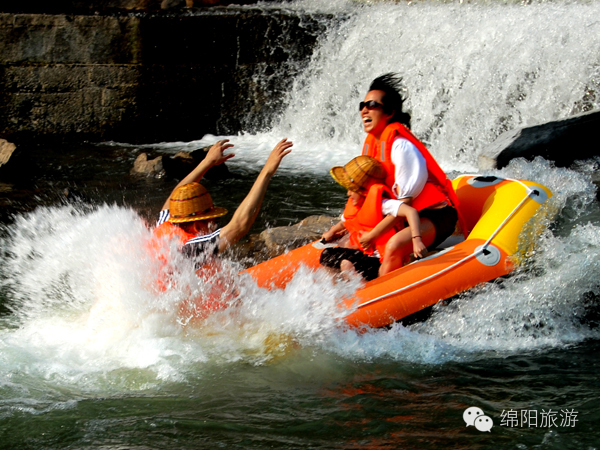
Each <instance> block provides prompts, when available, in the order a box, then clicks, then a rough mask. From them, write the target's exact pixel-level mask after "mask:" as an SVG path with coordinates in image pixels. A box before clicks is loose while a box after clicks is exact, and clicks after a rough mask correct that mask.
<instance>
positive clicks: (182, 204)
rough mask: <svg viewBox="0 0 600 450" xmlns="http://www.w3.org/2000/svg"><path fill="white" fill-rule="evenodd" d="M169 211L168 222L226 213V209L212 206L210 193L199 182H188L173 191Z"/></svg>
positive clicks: (213, 216) (206, 217) (179, 221)
mask: <svg viewBox="0 0 600 450" xmlns="http://www.w3.org/2000/svg"><path fill="white" fill-rule="evenodd" d="M169 213H170V215H171V217H170V218H169V222H171V223H183V222H194V221H196V220H208V219H214V218H216V217H221V216H224V215H225V214H227V210H226V209H225V208H221V207H219V206H214V205H213V201H212V198H211V197H210V194H209V193H208V191H207V190H206V188H205V187H204V186H202V185H201V184H200V183H189V184H185V185H183V186H180V187H178V188H177V189H175V190H174V191H173V194H172V195H171V198H170V202H169Z"/></svg>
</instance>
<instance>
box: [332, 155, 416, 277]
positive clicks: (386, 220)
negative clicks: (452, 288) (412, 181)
mask: <svg viewBox="0 0 600 450" xmlns="http://www.w3.org/2000/svg"><path fill="white" fill-rule="evenodd" d="M330 173H331V176H332V177H333V179H334V180H335V181H337V182H338V183H339V184H340V185H342V186H343V187H345V188H346V189H347V190H348V192H347V194H348V197H349V198H348V203H347V204H346V207H345V209H344V213H343V214H342V220H341V221H340V222H338V223H337V224H335V225H333V226H332V227H331V228H330V229H329V230H328V231H327V232H325V233H324V234H323V240H324V241H325V242H327V241H331V240H333V239H335V238H341V237H342V236H344V235H348V239H347V240H346V241H345V242H343V243H342V244H341V246H340V247H337V248H326V249H325V250H323V253H322V254H321V264H323V265H324V266H326V267H332V268H335V269H340V270H341V271H342V272H343V273H347V272H354V271H356V272H358V273H359V274H361V275H362V276H363V277H364V278H365V279H366V280H373V279H375V278H377V276H378V273H379V268H380V266H381V261H382V260H383V256H384V252H385V246H386V244H387V242H388V241H389V240H390V238H391V237H392V236H394V234H395V233H396V231H397V229H396V225H397V224H398V223H399V222H401V221H402V220H406V221H407V222H408V225H409V228H410V230H411V232H412V234H413V236H414V239H413V251H414V253H415V256H417V257H422V256H424V254H425V251H426V249H425V246H424V245H423V242H422V240H421V236H420V233H419V225H420V223H419V214H418V212H417V210H416V209H414V208H412V207H410V206H408V205H407V204H406V203H403V202H400V201H398V200H396V197H395V196H394V193H393V192H392V191H391V189H390V188H388V187H387V186H386V185H385V178H386V175H387V173H386V169H385V167H384V166H383V164H381V163H380V162H379V161H378V160H377V159H375V158H373V157H371V156H366V155H361V156H357V157H356V158H354V159H352V160H351V161H350V162H349V163H347V164H346V165H345V166H344V167H340V166H338V167H334V168H332V169H331V170H330Z"/></svg>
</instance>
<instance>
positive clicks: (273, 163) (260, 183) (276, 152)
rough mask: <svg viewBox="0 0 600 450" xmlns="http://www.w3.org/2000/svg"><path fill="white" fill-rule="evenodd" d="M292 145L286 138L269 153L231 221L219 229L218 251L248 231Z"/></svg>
mask: <svg viewBox="0 0 600 450" xmlns="http://www.w3.org/2000/svg"><path fill="white" fill-rule="evenodd" d="M292 145H293V144H292V142H290V141H288V140H287V138H286V139H282V140H281V141H279V143H278V144H277V145H276V146H275V148H274V149H273V150H272V151H271V154H270V155H269V158H268V159H267V162H266V163H265V165H264V166H263V168H262V170H261V171H260V174H259V175H258V177H257V178H256V181H255V182H254V185H253V186H252V188H251V189H250V192H249V193H248V195H247V196H246V198H245V199H244V200H243V201H242V203H241V204H240V206H238V208H237V209H236V211H235V213H234V214H233V217H232V218H231V221H230V222H229V223H228V224H227V225H225V226H224V227H223V228H222V229H221V234H220V240H219V251H221V252H222V251H224V250H225V249H227V247H229V246H230V245H232V244H234V243H236V242H237V241H239V240H240V239H241V238H242V237H243V236H244V235H245V234H246V233H248V231H250V227H251V226H252V224H253V223H254V221H255V220H256V217H257V216H258V212H259V211H260V207H261V205H262V202H263V199H264V198H265V194H266V192H267V187H268V186H269V183H270V181H271V178H272V177H273V175H274V174H275V172H277V169H278V168H279V164H280V163H281V160H282V159H283V158H284V156H286V155H287V154H288V153H290V152H291V151H292V150H291V147H292Z"/></svg>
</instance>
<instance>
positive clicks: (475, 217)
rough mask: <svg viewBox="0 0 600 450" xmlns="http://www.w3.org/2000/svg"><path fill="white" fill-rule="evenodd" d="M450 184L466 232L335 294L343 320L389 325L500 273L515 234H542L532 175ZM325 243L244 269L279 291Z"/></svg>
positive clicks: (540, 191) (509, 264) (514, 246)
mask: <svg viewBox="0 0 600 450" xmlns="http://www.w3.org/2000/svg"><path fill="white" fill-rule="evenodd" d="M452 184H453V186H454V189H455V191H456V194H457V196H458V198H459V201H460V206H459V207H460V210H461V212H462V214H463V216H464V218H465V222H466V226H467V228H468V229H467V230H466V232H464V233H461V235H456V234H455V235H454V236H451V237H450V238H449V239H448V240H446V242H444V243H443V244H442V245H441V246H440V249H439V251H436V252H435V253H433V254H432V255H431V256H428V257H427V258H423V259H420V260H417V261H415V262H413V263H411V264H408V265H405V266H404V267H401V268H400V269H397V270H396V271H394V272H391V273H389V274H387V275H385V276H382V277H379V278H377V279H375V280H372V281H369V282H367V283H365V285H364V287H362V288H361V289H359V290H357V291H356V292H355V294H354V295H353V297H352V298H345V299H341V300H340V306H341V307H342V308H344V309H346V310H347V314H346V315H345V317H344V319H345V321H346V322H347V324H348V325H350V326H351V327H355V328H362V327H376V328H377V327H383V326H386V325H390V324H392V323H393V322H396V321H398V320H401V319H404V318H405V317H407V316H410V315H411V314H414V313H416V312H418V311H421V310H423V309H424V308H427V307H429V306H432V305H434V304H435V303H437V302H438V301H440V300H444V299H448V298H450V297H453V296H454V295H456V294H458V293H460V292H463V291H465V290H467V289H469V288H472V287H474V286H476V285H478V284H480V283H483V282H486V281H490V280H493V279H495V278H498V277H501V276H503V275H506V274H508V273H509V272H511V271H512V270H513V269H514V267H515V264H514V262H515V258H516V256H517V254H518V252H519V238H520V236H523V238H524V239H523V241H524V242H525V243H527V242H529V243H531V242H533V240H534V239H535V237H536V236H537V235H538V234H539V233H540V232H541V229H540V228H539V226H537V227H536V226H535V223H532V221H531V219H532V217H533V216H534V214H536V212H537V211H538V210H539V209H540V206H541V205H542V204H543V203H544V202H546V200H548V198H550V197H551V196H552V193H551V192H550V190H548V189H547V188H546V187H544V186H542V185H540V184H537V183H534V182H531V181H523V180H512V179H503V178H497V177H492V176H476V175H463V176H460V177H458V178H456V179H455V180H453V182H452ZM465 235H466V239H465V237H464V236H465ZM333 245H335V244H333ZM327 246H332V244H330V243H328V244H322V243H321V242H313V243H311V244H307V245H305V246H303V247H300V248H297V249H295V250H291V251H289V252H287V253H285V254H283V255H281V256H278V257H276V258H273V259H271V260H269V261H265V262H263V263H261V264H258V265H256V266H254V267H251V268H249V269H247V270H246V272H247V273H249V274H250V275H251V276H252V277H253V278H254V279H255V280H256V282H257V284H258V285H259V286H261V287H265V288H269V289H282V288H284V287H285V286H286V284H287V282H288V281H290V280H291V279H292V277H293V276H294V273H295V272H296V271H297V270H298V268H299V267H300V265H305V266H307V267H309V268H311V269H317V268H318V267H321V266H320V264H319V258H320V255H321V252H322V251H323V249H324V248H326V247H327Z"/></svg>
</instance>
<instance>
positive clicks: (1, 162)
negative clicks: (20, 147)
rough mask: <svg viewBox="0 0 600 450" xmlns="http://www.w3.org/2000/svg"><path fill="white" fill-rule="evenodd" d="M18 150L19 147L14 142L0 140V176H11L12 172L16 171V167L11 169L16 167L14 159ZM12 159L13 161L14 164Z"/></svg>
mask: <svg viewBox="0 0 600 450" xmlns="http://www.w3.org/2000/svg"><path fill="white" fill-rule="evenodd" d="M16 149H17V146H16V145H15V144H13V143H12V142H8V141H7V140H6V139H0V174H2V175H4V174H9V175H10V172H11V171H14V170H13V169H14V168H15V167H12V168H11V166H16V163H14V157H13V154H14V153H15V150H16ZM11 158H12V159H13V161H12V163H11Z"/></svg>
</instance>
